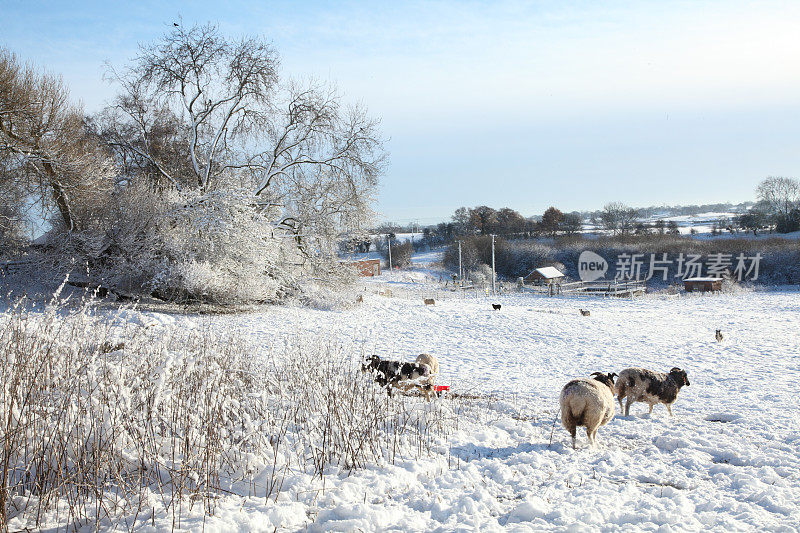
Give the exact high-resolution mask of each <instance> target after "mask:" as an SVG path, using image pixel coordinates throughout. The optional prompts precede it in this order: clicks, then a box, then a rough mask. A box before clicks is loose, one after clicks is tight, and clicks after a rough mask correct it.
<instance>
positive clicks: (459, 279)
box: [458, 241, 464, 287]
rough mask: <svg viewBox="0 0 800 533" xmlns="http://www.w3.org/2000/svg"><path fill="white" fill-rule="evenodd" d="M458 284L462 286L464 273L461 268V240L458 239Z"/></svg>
mask: <svg viewBox="0 0 800 533" xmlns="http://www.w3.org/2000/svg"><path fill="white" fill-rule="evenodd" d="M458 286H459V287H463V286H464V273H463V270H462V269H461V241H458Z"/></svg>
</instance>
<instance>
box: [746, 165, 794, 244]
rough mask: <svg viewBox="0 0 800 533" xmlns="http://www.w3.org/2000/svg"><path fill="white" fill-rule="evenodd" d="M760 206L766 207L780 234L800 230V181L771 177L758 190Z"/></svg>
mask: <svg viewBox="0 0 800 533" xmlns="http://www.w3.org/2000/svg"><path fill="white" fill-rule="evenodd" d="M756 194H757V195H758V199H759V204H761V205H763V206H765V207H766V208H767V210H768V212H769V213H770V215H771V218H772V220H773V222H774V224H775V230H776V231H777V232H779V233H788V232H791V231H796V230H797V229H798V228H800V181H799V180H797V179H795V178H784V177H776V176H770V177H768V178H767V179H765V180H764V181H762V182H761V183H760V184H759V185H758V188H757V189H756Z"/></svg>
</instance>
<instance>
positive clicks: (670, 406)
mask: <svg viewBox="0 0 800 533" xmlns="http://www.w3.org/2000/svg"><path fill="white" fill-rule="evenodd" d="M667 411H669V416H672V405H671V404H667Z"/></svg>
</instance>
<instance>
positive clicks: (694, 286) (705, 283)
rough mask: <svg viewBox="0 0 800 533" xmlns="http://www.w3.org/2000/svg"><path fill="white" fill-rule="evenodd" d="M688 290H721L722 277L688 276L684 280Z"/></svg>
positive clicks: (684, 285)
mask: <svg viewBox="0 0 800 533" xmlns="http://www.w3.org/2000/svg"><path fill="white" fill-rule="evenodd" d="M683 287H684V288H685V289H686V292H719V291H721V290H722V278H686V279H684V280H683Z"/></svg>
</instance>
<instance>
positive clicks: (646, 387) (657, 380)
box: [617, 367, 689, 416]
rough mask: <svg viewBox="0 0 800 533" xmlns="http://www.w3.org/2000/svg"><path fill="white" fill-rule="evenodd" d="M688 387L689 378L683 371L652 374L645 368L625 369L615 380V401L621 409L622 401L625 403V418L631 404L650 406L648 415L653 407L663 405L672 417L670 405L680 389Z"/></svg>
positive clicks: (676, 370)
mask: <svg viewBox="0 0 800 533" xmlns="http://www.w3.org/2000/svg"><path fill="white" fill-rule="evenodd" d="M684 385H685V386H688V385H689V377H688V376H687V375H686V371H685V370H681V369H680V368H677V367H676V368H673V369H672V370H670V371H669V373H668V374H662V373H660V372H653V371H652V370H647V369H645V368H626V369H625V370H623V371H622V372H620V373H619V379H618V380H617V390H618V394H617V400H619V408H620V410H621V409H622V399H623V398H626V401H625V416H628V415H629V414H630V410H631V404H632V403H634V402H646V403H647V404H649V405H650V411H648V412H649V413H652V412H653V406H654V405H655V404H657V403H663V404H664V405H666V406H667V411H669V415H670V416H672V404H673V403H675V400H676V399H677V398H678V391H680V390H681V387H683V386H684Z"/></svg>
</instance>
